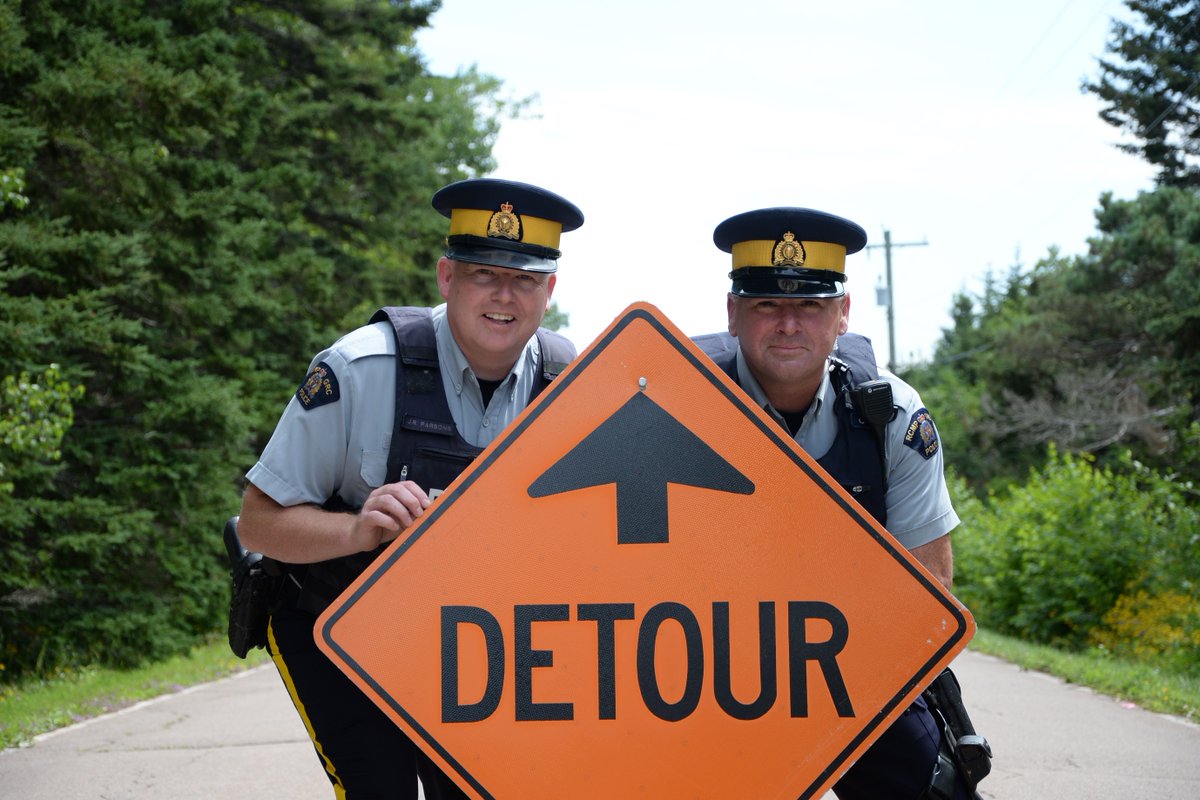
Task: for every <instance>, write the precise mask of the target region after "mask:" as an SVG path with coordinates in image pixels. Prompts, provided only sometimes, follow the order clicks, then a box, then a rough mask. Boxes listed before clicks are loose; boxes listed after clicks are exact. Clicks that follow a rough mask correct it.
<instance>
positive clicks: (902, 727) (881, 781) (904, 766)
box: [833, 697, 970, 800]
mask: <svg viewBox="0 0 1200 800" xmlns="http://www.w3.org/2000/svg"><path fill="white" fill-rule="evenodd" d="M941 743H942V734H941V731H940V730H938V726H937V723H936V722H935V721H934V719H933V714H932V713H931V712H930V711H929V706H928V705H926V703H925V698H923V697H918V698H917V699H916V701H915V702H914V703H913V704H912V705H910V706H909V707H908V708H907V709H905V710H904V713H903V714H901V715H900V717H898V718H897V719H896V721H895V722H893V723H892V725H891V727H890V728H888V729H887V730H886V731H884V732H883V735H882V736H880V737H879V738H878V739H876V740H875V743H874V744H873V745H871V746H870V747H869V748H867V752H865V753H863V755H862V758H860V759H859V760H858V761H857V762H856V763H855V764H854V766H853V767H851V768H850V770H849V771H848V772H847V773H846V774H845V775H843V776H842V779H841V780H840V781H838V782H837V783H835V784H834V785H833V791H834V794H836V795H837V796H838V798H839V800H884V799H885V798H886V800H918V799H919V798H922V797H924V796H925V791H926V790H927V789H928V788H929V781H930V778H931V777H932V776H933V768H934V766H935V765H936V763H937V753H938V747H939V746H940V745H941ZM954 800H970V794H968V793H967V790H966V787H964V786H963V785H962V782H961V781H955V786H954Z"/></svg>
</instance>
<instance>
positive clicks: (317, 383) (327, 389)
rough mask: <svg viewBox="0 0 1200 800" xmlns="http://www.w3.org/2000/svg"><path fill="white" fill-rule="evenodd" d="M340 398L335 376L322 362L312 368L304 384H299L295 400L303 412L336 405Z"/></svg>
mask: <svg viewBox="0 0 1200 800" xmlns="http://www.w3.org/2000/svg"><path fill="white" fill-rule="evenodd" d="M340 396H341V393H340V392H339V391H338V382H337V376H336V375H334V374H333V370H332V369H330V368H329V365H328V364H326V363H325V362H324V361H322V362H320V363H319V364H317V365H316V366H315V367H313V368H312V371H311V372H309V373H308V377H306V378H305V379H304V383H302V384H300V388H299V389H297V390H296V399H297V400H299V401H300V405H302V406H304V410H305V411H310V410H312V409H314V408H317V407H318V406H323V405H327V404H329V403H336V402H337V399H338V398H339V397H340Z"/></svg>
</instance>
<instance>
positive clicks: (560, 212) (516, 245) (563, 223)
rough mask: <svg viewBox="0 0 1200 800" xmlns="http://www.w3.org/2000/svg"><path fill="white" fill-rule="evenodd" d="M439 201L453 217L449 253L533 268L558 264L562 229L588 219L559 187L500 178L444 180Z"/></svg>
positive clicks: (477, 261) (443, 211) (546, 269)
mask: <svg viewBox="0 0 1200 800" xmlns="http://www.w3.org/2000/svg"><path fill="white" fill-rule="evenodd" d="M433 207H434V208H436V209H437V210H438V211H439V212H440V213H441V214H442V215H443V216H446V217H449V218H450V235H449V236H447V237H446V257H447V258H452V259H454V260H455V261H470V262H472V263H474V264H488V265H491V266H493V267H508V268H510V269H523V270H529V271H531V272H554V271H555V270H557V269H558V258H559V257H560V256H561V255H562V252H561V251H560V250H559V249H558V239H559V235H560V234H561V233H562V232H563V231H573V230H575V229H576V228H578V227H579V226H580V225H582V224H583V212H582V211H580V210H579V209H578V208H576V207H575V204H574V203H571V202H570V201H568V200H566V199H565V198H562V197H559V196H558V195H556V194H555V193H554V192H550V191H547V190H546V189H542V188H541V187H538V186H531V185H530V184H528V183H517V182H516V181H506V180H500V179H498V178H472V179H470V180H465V181H458V182H457V183H452V184H450V185H449V186H444V187H442V188H441V189H439V190H438V191H437V193H436V194H434V196H433Z"/></svg>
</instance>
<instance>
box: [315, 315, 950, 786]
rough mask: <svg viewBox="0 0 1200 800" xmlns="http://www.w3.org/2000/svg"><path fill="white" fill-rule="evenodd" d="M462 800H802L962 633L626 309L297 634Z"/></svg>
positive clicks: (919, 585) (737, 406)
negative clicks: (312, 627) (437, 768)
mask: <svg viewBox="0 0 1200 800" xmlns="http://www.w3.org/2000/svg"><path fill="white" fill-rule="evenodd" d="M316 630H317V639H318V642H319V643H320V645H321V647H322V649H323V650H324V651H325V652H326V653H327V654H328V655H329V657H330V658H331V659H332V660H333V661H334V662H335V663H336V664H337V665H338V666H339V667H340V668H341V669H342V670H344V671H345V672H346V674H347V675H349V676H350V678H351V679H352V680H354V682H355V683H357V684H358V685H359V686H360V687H361V688H362V690H363V691H364V692H366V693H367V694H368V695H369V696H370V697H371V698H372V699H373V700H374V701H375V702H376V703H378V705H379V706H380V708H382V709H383V710H384V711H385V712H386V713H387V714H388V715H389V716H390V717H391V718H392V719H393V720H395V722H396V724H397V725H399V726H400V727H401V728H402V729H403V730H404V731H405V732H406V733H407V734H408V735H409V736H410V737H412V739H413V740H414V741H415V742H416V743H417V744H418V745H419V746H420V747H421V748H423V749H424V750H425V752H427V753H428V754H429V755H430V756H431V757H432V758H433V759H434V760H435V761H437V762H438V763H439V764H440V765H441V766H442V768H443V769H444V770H445V771H446V772H447V774H449V775H450V776H452V777H453V778H454V780H455V781H456V782H458V784H459V785H460V786H462V787H463V788H464V789H465V790H466V791H467V792H468V793H469V794H470V795H471V796H474V797H479V798H562V797H572V798H585V797H595V798H663V797H671V798H684V797H689V798H690V797H753V798H756V800H758V799H761V798H796V797H801V798H813V797H819V796H820V795H821V794H822V793H823V792H824V791H825V790H826V789H828V788H829V787H830V786H831V785H832V783H833V782H834V781H835V780H836V779H837V778H838V777H840V775H841V774H842V773H843V772H845V770H846V769H847V768H849V766H850V765H851V764H852V763H853V761H854V759H855V758H857V757H858V756H859V755H860V754H861V753H862V752H863V751H864V750H865V749H866V747H867V746H868V745H869V744H870V743H871V742H872V741H874V739H875V738H876V737H878V736H879V734H880V733H882V732H883V731H884V730H885V729H886V727H887V725H888V724H889V723H890V721H891V720H892V719H894V718H896V717H897V716H899V714H900V713H901V712H902V711H903V710H904V708H906V707H907V706H908V704H909V703H910V702H911V701H912V699H913V698H914V697H915V696H916V695H917V694H918V693H919V692H920V690H921V689H922V688H923V687H924V686H926V685H927V684H928V683H929V682H930V681H932V680H933V678H934V677H936V676H937V674H938V672H940V670H941V669H942V668H943V667H944V666H946V665H947V664H948V663H949V662H950V661H951V660H952V659H953V657H954V655H955V654H956V653H957V652H959V651H960V650H962V648H963V647H965V646H966V644H967V642H968V641H969V639H970V637H971V635H972V634H973V632H974V624H973V622H972V620H971V618H970V615H969V614H968V613H967V611H966V610H965V609H964V608H963V607H962V606H961V605H960V604H959V603H958V602H957V601H956V600H955V599H954V597H953V596H951V595H950V594H948V593H947V592H946V591H944V590H943V589H942V588H941V586H940V585H939V584H938V583H937V581H936V580H935V579H934V578H933V577H932V576H931V575H929V573H927V572H926V571H925V570H924V569H923V568H921V567H920V566H919V565H918V564H917V563H916V562H915V561H914V560H913V559H912V558H911V556H909V555H908V554H907V552H906V551H905V550H904V549H903V548H902V547H900V546H899V545H898V544H897V543H896V541H895V540H894V539H892V538H891V536H890V535H888V534H887V533H886V532H885V531H884V530H883V529H882V528H880V527H879V526H878V525H877V524H876V523H875V522H874V521H873V520H872V519H870V518H869V517H868V516H867V515H866V514H865V512H863V511H862V510H861V508H860V507H859V506H858V505H857V504H855V503H854V502H853V501H852V500H851V499H850V498H849V495H847V494H845V493H844V492H843V490H842V489H841V488H840V487H839V486H837V485H836V484H835V483H834V482H832V481H831V479H830V478H829V477H828V476H827V475H826V474H825V473H824V472H823V471H822V470H821V469H820V467H818V466H817V465H816V463H815V462H814V461H813V460H812V459H811V458H809V457H808V456H807V455H806V454H805V453H804V452H803V451H801V450H800V449H799V447H797V446H796V444H795V443H794V442H793V441H792V440H791V439H790V438H788V437H786V436H784V435H782V432H781V431H780V430H779V429H778V428H777V427H776V425H775V423H774V422H772V421H771V419H770V418H769V417H767V416H766V415H765V414H764V413H763V411H762V410H761V409H759V408H757V407H755V406H754V405H753V404H752V403H749V402H748V401H747V398H746V396H745V395H744V394H743V393H742V392H741V390H740V389H738V388H737V387H735V386H734V384H733V383H732V382H731V381H729V379H728V378H727V377H726V376H725V375H724V374H721V373H720V372H719V371H718V370H717V369H716V367H715V365H713V364H712V362H711V361H709V360H708V359H707V357H706V356H704V355H703V354H702V353H701V352H700V350H699V349H697V348H696V347H695V345H693V344H692V342H690V341H689V340H688V339H687V338H686V337H684V336H683V335H682V334H681V333H680V332H679V331H678V330H677V329H676V328H675V327H674V326H673V325H672V324H671V323H670V322H669V321H667V320H666V319H665V318H664V317H663V316H662V315H661V313H660V312H659V311H658V310H657V309H655V308H654V307H653V306H649V305H646V304H635V305H633V306H631V307H630V308H629V309H627V310H626V311H625V312H624V313H623V315H622V316H621V317H619V318H618V319H617V320H616V321H615V322H613V324H612V325H611V326H610V327H609V328H608V330H607V331H605V333H604V334H602V335H601V336H600V338H599V339H597V340H596V341H595V342H594V343H593V344H592V346H591V347H589V348H588V349H587V350H586V351H585V352H584V353H583V354H582V355H581V356H580V357H579V358H578V359H577V360H576V361H575V362H574V363H573V364H572V365H571V367H570V368H569V369H568V370H567V371H565V372H564V373H563V374H562V375H561V376H559V378H558V379H557V380H556V381H555V382H554V383H553V384H552V385H551V386H550V388H549V389H548V390H547V391H546V392H545V393H543V394H542V396H541V397H539V398H538V400H537V401H536V402H535V403H534V404H533V405H531V406H530V407H529V408H528V409H526V411H525V413H524V414H523V415H522V416H521V417H519V418H518V419H517V420H516V421H515V422H514V423H513V425H512V426H511V427H510V428H509V429H508V430H507V431H506V432H505V434H504V435H503V436H501V438H500V439H498V440H497V441H496V442H494V443H493V444H492V445H491V446H490V447H488V449H487V450H485V451H484V452H483V454H482V455H480V457H479V458H478V459H476V460H475V462H474V464H472V466H471V467H470V468H469V469H468V470H467V471H466V472H465V473H463V475H461V476H460V477H459V479H458V480H457V481H455V483H454V484H452V486H451V487H450V488H449V490H448V491H447V492H446V493H445V494H443V495H442V496H441V497H439V498H438V500H437V502H436V503H435V504H434V505H433V506H431V507H430V508H429V510H428V511H427V512H426V514H425V516H424V517H423V518H422V520H421V522H420V523H419V524H418V525H417V526H415V527H414V528H412V529H411V530H410V531H409V532H408V533H407V535H406V536H404V537H403V538H401V539H398V540H397V541H395V542H394V543H393V544H392V546H391V547H390V549H388V550H387V551H386V552H385V553H384V554H383V555H382V556H381V557H380V558H379V559H378V560H377V561H376V562H375V563H374V564H373V565H372V566H371V568H370V569H368V570H367V571H366V572H365V573H364V574H363V575H362V576H360V578H359V579H358V581H356V582H355V583H354V584H353V585H352V586H351V587H350V588H349V589H347V591H346V592H345V593H344V594H343V595H342V596H341V597H340V598H338V600H337V601H336V602H335V603H334V604H333V605H332V606H331V607H330V608H329V610H327V611H326V613H325V614H324V615H323V616H322V617H321V618H320V620H318V622H317V628H316Z"/></svg>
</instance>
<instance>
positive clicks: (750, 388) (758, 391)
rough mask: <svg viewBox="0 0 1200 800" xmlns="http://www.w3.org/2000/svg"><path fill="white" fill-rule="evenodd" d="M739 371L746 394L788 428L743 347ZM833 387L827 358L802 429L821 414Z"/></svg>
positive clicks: (805, 414)
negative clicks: (755, 372) (749, 362)
mask: <svg viewBox="0 0 1200 800" xmlns="http://www.w3.org/2000/svg"><path fill="white" fill-rule="evenodd" d="M737 372H738V383H739V384H740V385H741V387H742V389H744V390H745V392H746V394H748V395H750V398H751V399H752V400H754V402H755V403H757V404H758V405H759V407H760V408H762V409H763V410H764V411H766V412H767V413H768V414H770V415H771V417H772V418H774V419H775V421H776V422H778V423H779V424H780V425H782V426H783V427H784V429H785V430H786V429H787V424H786V423H785V422H784V419H783V415H782V414H780V413H779V412H778V411H776V410H775V407H774V406H772V405H771V401H770V400H768V399H767V393H766V392H765V391H763V388H762V386H761V385H759V383H758V379H757V378H755V377H754V373H753V372H751V371H750V366H749V365H748V364H747V363H746V358H745V356H743V355H742V348H741V347H739V348H738V351H737ZM831 388H832V384H831V383H830V380H829V359H826V360H825V371H824V374H822V376H821V385H820V386H818V387H817V394H816V397H814V398H813V402H812V405H810V406H809V407H808V410H807V411H805V412H804V422H802V423H801V425H800V427H801V429H803V428H804V427H805V426H806V425H807V424H808V422H809V421H810V420H812V419H815V418H816V417H818V416H820V414H821V409H822V407H823V406H824V404H825V397H826V395H827V394H828V393H829V392H830V390H831Z"/></svg>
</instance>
